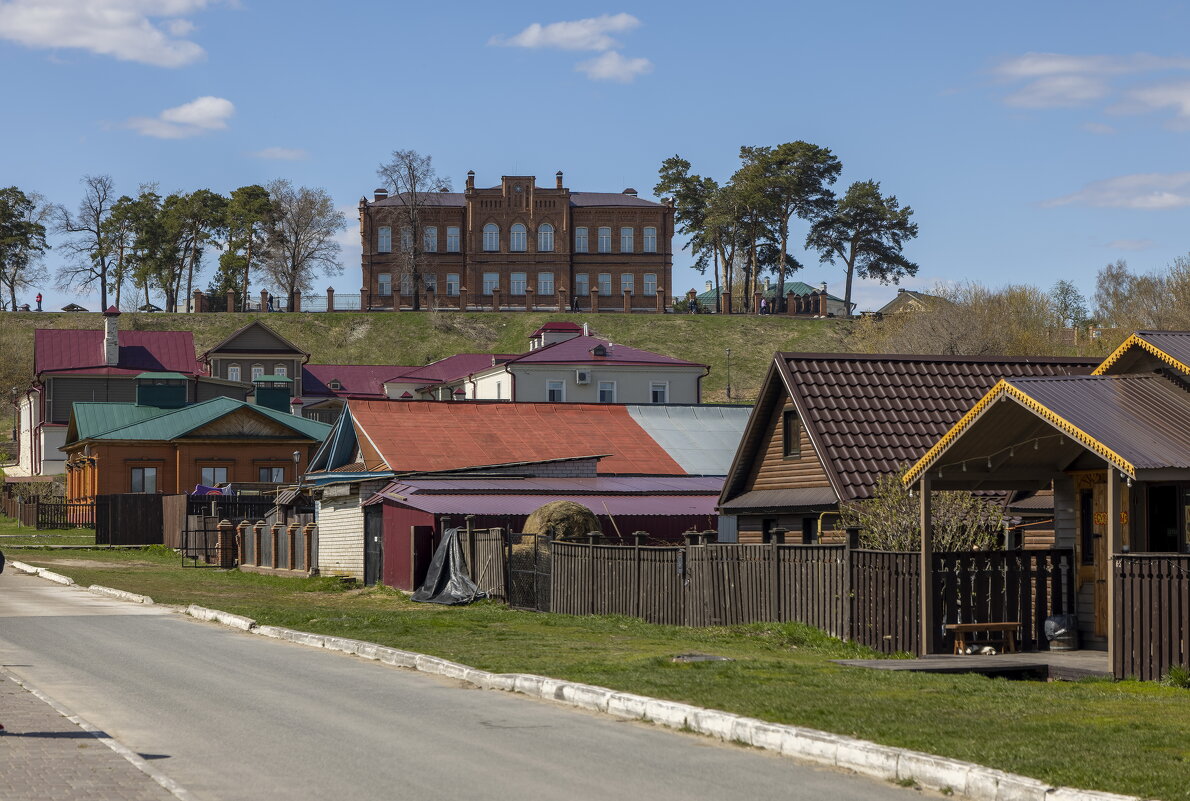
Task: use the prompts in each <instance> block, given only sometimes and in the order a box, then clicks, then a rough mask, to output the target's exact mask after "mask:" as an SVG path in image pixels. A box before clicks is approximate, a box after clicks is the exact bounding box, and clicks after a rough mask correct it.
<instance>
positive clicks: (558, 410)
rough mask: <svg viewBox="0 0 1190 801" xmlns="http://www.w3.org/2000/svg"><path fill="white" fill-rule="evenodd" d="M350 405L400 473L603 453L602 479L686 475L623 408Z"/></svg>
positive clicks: (358, 424) (581, 405)
mask: <svg viewBox="0 0 1190 801" xmlns="http://www.w3.org/2000/svg"><path fill="white" fill-rule="evenodd" d="M348 408H349V409H350V411H351V416H352V420H353V421H354V423H355V425H356V429H357V431H359V432H360V433H361V434H362V436H363V437H364V438H365V439H366V440H367V441H368V442H370V443H371V444H372V445H373V446H374V447H375V448H376V450H377V451H378V453H379V455H380V457H381V458H382V459H384V461H385V462H386V463H387V464H388V466H389V469H391V470H395V471H397V472H408V471H415V470H416V471H428V470H459V469H463V468H468V467H479V466H483V465H494V464H508V463H511V462H537V461H544V460H547V459H566V458H574V457H580V456H585V457H594V456H601V455H606V458H604V459H602V460H601V461H600V463H599V472H600V473H601V474H614V473H640V474H647V475H671V476H673V475H685V474H686V471H685V470H683V469H682V467H681V465H679V464H678V463H677V462H676V461H674V459H673V457H671V456H670V455H669V454H668V453H667V452H666V451H665V449H663V448H662V447H661V446H660V445H659V444H658V443H657V442H656V441H655V440H654V439H653V438H652V437H650V436H649V435H648V434H647V433H646V432H645V431H644V429H642V428H641V427H640V425H639V424H638V423H637V422H636V421H635V420H634V419H633V418H632V416H631V415H630V414H629V413H628V410H627V408H625V407H624V406H613V405H610V404H587V403H474V402H471V401H461V402H460V401H446V402H443V401H367V400H362V401H357V400H352V401H349V402H348Z"/></svg>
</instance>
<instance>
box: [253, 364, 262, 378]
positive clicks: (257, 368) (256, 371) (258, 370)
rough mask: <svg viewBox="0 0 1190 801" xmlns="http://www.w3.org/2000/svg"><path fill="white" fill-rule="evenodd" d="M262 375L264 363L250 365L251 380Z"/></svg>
mask: <svg viewBox="0 0 1190 801" xmlns="http://www.w3.org/2000/svg"><path fill="white" fill-rule="evenodd" d="M262 375H264V365H263V364H254V365H252V380H253V381H255V380H256V379H258V378H260V377H261V376H262Z"/></svg>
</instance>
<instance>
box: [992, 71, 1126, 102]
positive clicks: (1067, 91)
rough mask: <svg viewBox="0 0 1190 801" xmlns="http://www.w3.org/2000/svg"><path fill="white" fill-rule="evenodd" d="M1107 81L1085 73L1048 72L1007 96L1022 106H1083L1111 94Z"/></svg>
mask: <svg viewBox="0 0 1190 801" xmlns="http://www.w3.org/2000/svg"><path fill="white" fill-rule="evenodd" d="M1108 91H1109V88H1108V85H1107V83H1106V82H1105V81H1103V80H1101V79H1099V78H1091V77H1089V76H1086V75H1047V76H1045V77H1044V78H1038V79H1036V80H1034V81H1032V82H1031V83H1029V84H1028V85H1026V86H1024V87H1022V88H1020V89H1018V90H1017V91H1015V92H1013V93H1012V94H1010V95H1008V96H1007V97H1005V98H1004V102H1005V103H1007V104H1008V105H1010V106H1017V107H1020V108H1063V107H1071V106H1084V105H1086V104H1087V103H1089V102H1091V101H1092V100H1099V99H1100V98H1102V97H1105V96H1106V95H1107V94H1108Z"/></svg>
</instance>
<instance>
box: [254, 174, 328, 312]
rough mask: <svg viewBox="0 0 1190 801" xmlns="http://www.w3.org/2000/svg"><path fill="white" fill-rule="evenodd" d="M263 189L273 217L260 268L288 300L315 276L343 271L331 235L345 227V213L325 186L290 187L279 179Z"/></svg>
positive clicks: (286, 182)
mask: <svg viewBox="0 0 1190 801" xmlns="http://www.w3.org/2000/svg"><path fill="white" fill-rule="evenodd" d="M266 188H267V189H268V192H269V196H270V197H271V198H272V199H273V203H274V210H273V211H274V217H273V220H272V222H271V226H270V229H269V235H268V245H267V248H266V252H265V255H264V269H265V272H266V273H267V274H268V276H269V278H270V279H272V280H273V281H274V282H275V283H276V285H277V286H278V287H279V288H280V289H281V291H283V292H284V293H285V294H286V295H287V296H288V297H289V298H290V300H291V301H292V299H293V293H294V291H296V290H299V289H302V290H305V289H309V288H310V287H311V286H313V281H314V276H315V275H318V274H319V273H321V274H323V275H338V274H339V273H341V272H343V267H342V265H340V264H339V259H338V256H339V251H340V249H341V248H340V245H339V243H338V242H336V241H335V234H337V233H338V232H339V231H341V230H343V229H344V228H345V227H347V216H346V215H345V214H343V212H341V211H338V210H337V209H336V208H335V204H334V202H333V201H332V200H331V196H330V195H329V194H327V192H326V190H325V189H312V188H310V187H307V186H302V187H294V186H293V184H291V183H290V182H289V181H287V180H285V179H283V178H279V179H277V180H276V181H272V182H271V183H269V185H268V186H267V187H266Z"/></svg>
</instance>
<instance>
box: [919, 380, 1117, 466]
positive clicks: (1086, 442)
mask: <svg viewBox="0 0 1190 801" xmlns="http://www.w3.org/2000/svg"><path fill="white" fill-rule="evenodd" d="M1005 395H1006V396H1008V397H1011V398H1012V399H1013V400H1015V401H1016V402H1017V403H1019V404H1021V405H1022V406H1024V407H1025V408H1026V409H1028V410H1029V411H1031V412H1033V413H1034V414H1036V415H1037V416H1038V417H1040V418H1041V419H1043V420H1045V421H1046V422H1047V423H1049V424H1050V425H1052V426H1054V427H1055V428H1057V429H1058V430H1060V431H1062V432H1064V433H1065V434H1067V435H1068V436H1070V438H1071V439H1074V440H1075V441H1077V442H1079V443H1080V444H1082V445H1083V447H1085V448H1087V449H1088V450H1090V451H1092V452H1094V453H1096V454H1098V455H1099V456H1101V457H1103V459H1105V460H1106V461H1107V462H1108V463H1110V464H1113V465H1115V467H1116V468H1117V469H1119V470H1121V471H1123V472H1124V473H1126V474H1127V475H1129V476H1130V477H1132V478H1136V468H1135V467H1134V466H1133V465H1132V463H1131V462H1129V461H1128V460H1127V459H1125V458H1124V457H1123V456H1120V454H1118V453H1116V452H1115V451H1113V450H1112V449H1111V448H1109V447H1107V446H1106V445H1104V444H1103V443H1102V442H1100V441H1099V440H1097V439H1095V438H1094V437H1092V436H1091V435H1090V434H1088V433H1087V432H1085V431H1083V430H1082V429H1081V428H1079V427H1078V426H1076V425H1074V424H1073V423H1071V422H1070V421H1069V420H1066V419H1065V418H1063V417H1062V416H1060V415H1058V414H1057V413H1056V412H1054V411H1053V410H1051V409H1049V408H1048V407H1046V406H1045V405H1044V404H1042V403H1039V402H1038V401H1036V400H1034V399H1033V398H1032V397H1030V396H1029V395H1028V394H1026V393H1025V391H1024V390H1021V389H1018V388H1017V387H1014V386H1012V385H1011V384H1009V383H1008V382H1007V381H1005V380H1004V379H1001V380H1000V382H999V383H998V384H996V386H994V387H992V388H991V390H989V391H988V393H987V394H986V395H984V396H983V397H982V398H981V399H980V400H979V403H977V404H975V406H973V407H972V408H971V411H969V412H967V413H966V414H965V415H963V417H962V419H961V420H959V422H957V423H955V424H954V425H953V426H952V427H951V429H950V430H949V431H947V432H946V434H945V435H943V437H942V439H940V440H938V442H936V443H935V444H934V447H932V448H930V449H929V450H928V451H926V454H925V456H922V457H921V458H920V459H918V460H917V462H916V463H914V465H913V467H911V468H909V470H908V471H907V472H906V473H905V477H904V478H903V479H902V483H904V484H905V485H906V486H908V485H910V484H912V483H913V482H914V481H917V480H918V479H919V478H920V477H921V474H922V473H924V472H926V471H927V470H929V469H930V467H932V466H933V462H934V461H935V460H936V459H937V458H938V457H939V456H941V455H942V452H943V451H944V450H946V448H947V447H948V446H949V445H950V444H951V443H952V442H954V440H955V439H956V438H957V437H958V436H959V435H960V434H961V433H963V432H964V431H965V430H966V429H967V428H969V427H970V426H971V424H972V423H974V422H975V419H976V418H977V417H979V415H980V414H981V413H982V412H983V411H984V410H985V409H986V408H987V407H988V406H989V405H990V404H992V403H993V402H995V401H996V400H997V399H998V398H1000V397H1002V396H1005Z"/></svg>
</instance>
